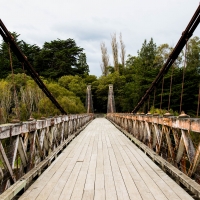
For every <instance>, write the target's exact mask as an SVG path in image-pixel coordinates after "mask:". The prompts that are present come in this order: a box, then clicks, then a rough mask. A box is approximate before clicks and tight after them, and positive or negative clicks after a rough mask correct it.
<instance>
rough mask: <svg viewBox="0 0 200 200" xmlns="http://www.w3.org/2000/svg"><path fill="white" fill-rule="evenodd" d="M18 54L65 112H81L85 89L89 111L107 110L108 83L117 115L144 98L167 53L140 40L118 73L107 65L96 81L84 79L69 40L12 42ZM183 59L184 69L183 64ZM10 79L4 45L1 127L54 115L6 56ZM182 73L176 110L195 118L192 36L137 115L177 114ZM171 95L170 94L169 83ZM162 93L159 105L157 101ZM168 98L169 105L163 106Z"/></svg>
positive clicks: (198, 59) (197, 65)
mask: <svg viewBox="0 0 200 200" xmlns="http://www.w3.org/2000/svg"><path fill="white" fill-rule="evenodd" d="M14 36H15V39H16V41H17V42H18V44H19V46H20V48H21V49H22V51H23V52H24V53H25V54H26V56H27V57H28V59H29V61H30V62H31V64H32V65H33V66H34V68H35V69H36V71H37V72H38V74H39V75H40V76H41V78H42V79H43V81H44V82H45V84H46V85H47V87H48V88H49V90H50V91H51V92H52V94H53V95H54V96H55V98H56V99H57V100H58V102H59V103H60V104H61V106H62V107H63V108H64V109H65V110H66V111H67V112H68V113H83V112H85V111H86V110H85V108H84V103H85V97H86V86H87V85H88V84H91V85H92V95H93V96H92V98H93V103H94V106H93V107H94V111H95V112H98V113H105V112H106V110H107V96H108V85H109V84H113V85H114V95H115V104H116V111H117V112H131V111H132V110H133V108H134V107H135V106H136V105H137V103H138V101H139V100H140V99H141V97H142V96H143V95H144V93H145V91H146V90H147V89H148V87H149V86H150V84H151V83H152V81H153V80H154V78H155V77H156V75H157V74H158V72H159V70H160V69H161V67H162V66H163V64H164V63H165V61H166V60H167V58H168V56H169V54H170V52H171V51H172V50H173V48H172V47H170V46H169V45H168V44H162V45H160V46H157V45H156V44H155V42H154V41H153V39H151V40H150V41H149V42H148V41H146V40H145V41H144V43H143V44H142V47H141V49H140V50H139V51H138V53H137V55H136V56H132V55H128V57H127V60H126V64H125V65H122V64H121V63H118V67H117V69H118V70H115V68H114V67H113V66H108V73H107V74H103V75H102V76H100V77H99V78H97V77H96V76H94V75H88V72H89V67H88V65H87V62H86V55H85V54H84V53H83V49H82V48H80V47H78V46H76V43H75V41H74V40H72V39H67V40H54V41H52V42H49V43H47V42H46V43H45V44H44V46H43V48H39V47H37V46H36V45H29V44H26V43H25V42H24V41H18V40H17V37H18V36H17V34H16V33H15V34H14ZM185 59H186V68H184V62H185ZM12 61H13V68H14V75H12V74H11V70H10V67H9V66H10V60H9V53H8V46H7V45H6V44H5V43H4V42H3V43H2V44H1V46H0V70H1V74H0V107H1V110H0V111H1V113H0V120H1V123H5V122H8V121H10V120H11V119H12V118H14V117H16V116H17V117H18V118H20V119H21V120H27V119H28V118H29V117H30V116H31V115H32V116H33V117H35V118H38V117H41V116H49V115H55V114H59V111H58V110H57V109H56V108H55V107H54V106H53V105H52V103H51V102H50V101H49V100H48V99H47V97H46V96H45V95H44V94H43V93H42V91H41V90H40V89H39V88H38V87H37V85H36V84H35V83H34V81H33V80H32V79H31V78H30V77H29V76H28V75H24V74H23V72H24V71H23V69H22V64H21V63H19V62H18V61H17V58H16V57H15V56H14V55H12ZM183 73H184V74H185V77H184V90H183V103H182V110H184V111H185V112H186V113H187V114H189V115H191V116H195V115H196V110H197V102H198V91H199V84H200V83H199V80H200V39H199V38H198V37H193V38H192V39H190V41H189V42H188V49H187V52H186V57H185V56H184V52H182V53H181V54H180V55H179V57H178V58H177V60H176V62H175V63H174V64H173V66H172V67H171V69H170V70H169V71H168V73H167V74H166V75H165V77H164V81H163V83H164V84H163V86H164V87H163V92H162V83H160V84H159V85H158V86H157V88H156V91H155V100H154V95H153V94H152V95H151V96H150V99H149V107H148V102H146V103H145V105H144V106H143V107H142V108H141V110H140V111H141V112H147V111H148V110H150V107H152V106H153V101H154V107H155V108H156V109H155V108H151V110H152V112H154V111H156V112H160V113H162V112H165V111H161V110H159V109H160V108H161V109H162V110H168V108H169V109H171V110H173V111H174V112H176V113H179V109H180V96H181V88H182V79H183ZM171 82H172V87H171V96H170V83H171ZM161 94H162V104H160V102H161ZM169 100H170V104H169Z"/></svg>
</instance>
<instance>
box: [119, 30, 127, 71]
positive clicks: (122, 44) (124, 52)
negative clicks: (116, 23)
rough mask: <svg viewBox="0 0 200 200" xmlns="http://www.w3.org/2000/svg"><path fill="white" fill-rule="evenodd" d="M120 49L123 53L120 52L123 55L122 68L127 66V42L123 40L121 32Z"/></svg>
mask: <svg viewBox="0 0 200 200" xmlns="http://www.w3.org/2000/svg"><path fill="white" fill-rule="evenodd" d="M119 38H120V49H121V53H120V57H121V64H122V68H125V55H126V49H125V44H124V42H123V40H122V34H121V33H120V37H119Z"/></svg>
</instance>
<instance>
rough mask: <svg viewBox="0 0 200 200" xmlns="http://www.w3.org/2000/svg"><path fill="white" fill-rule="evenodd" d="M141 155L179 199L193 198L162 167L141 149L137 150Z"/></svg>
mask: <svg viewBox="0 0 200 200" xmlns="http://www.w3.org/2000/svg"><path fill="white" fill-rule="evenodd" d="M138 153H139V154H140V156H141V157H143V158H144V160H145V161H147V160H149V161H147V162H148V165H149V166H150V167H151V168H152V169H153V170H154V171H155V172H156V173H157V174H158V176H159V177H160V178H161V179H163V180H164V181H165V183H166V184H167V185H168V186H169V187H170V188H171V190H173V191H174V192H175V193H176V194H177V195H178V196H179V198H180V199H184V200H187V199H190V200H191V199H193V198H192V197H191V196H190V195H189V194H188V193H187V192H185V191H184V190H183V189H182V188H181V187H180V186H179V185H178V184H177V183H176V182H175V181H174V180H172V179H171V178H170V177H169V176H168V175H167V174H166V173H165V172H164V171H163V170H162V169H160V168H159V167H158V166H157V165H156V164H155V163H154V162H151V161H152V160H151V159H150V158H149V157H147V156H146V155H145V154H144V153H143V152H142V151H138Z"/></svg>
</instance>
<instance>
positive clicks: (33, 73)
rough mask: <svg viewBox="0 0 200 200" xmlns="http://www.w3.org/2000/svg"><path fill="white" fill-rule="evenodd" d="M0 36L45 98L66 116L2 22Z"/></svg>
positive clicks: (0, 23)
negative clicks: (22, 64)
mask: <svg viewBox="0 0 200 200" xmlns="http://www.w3.org/2000/svg"><path fill="white" fill-rule="evenodd" d="M0 34H1V36H2V37H3V40H4V41H5V42H6V43H9V44H10V48H11V49H12V51H13V52H14V53H15V55H16V56H17V58H18V60H19V61H20V62H24V66H25V68H26V70H27V71H28V72H29V73H30V76H31V77H32V78H33V80H34V81H35V82H36V83H37V85H38V86H39V87H40V89H41V90H42V91H43V92H44V93H45V94H46V96H47V97H48V98H49V100H50V101H51V102H52V103H53V104H54V105H55V106H56V107H57V109H58V110H60V112H61V113H62V114H67V113H66V111H65V110H64V109H63V108H62V107H61V105H60V104H59V103H58V102H57V100H56V99H55V98H54V97H53V95H52V94H51V92H50V91H49V90H48V89H47V87H46V86H45V84H44V83H43V82H42V80H41V79H40V77H39V76H38V74H37V73H36V71H35V70H34V69H33V67H32V66H31V64H30V63H29V61H28V60H27V58H26V56H25V55H24V54H23V53H22V51H21V49H20V48H19V46H18V45H17V43H16V42H15V41H14V39H13V37H12V35H11V34H10V32H9V31H8V30H7V28H6V27H5V25H4V24H3V22H2V21H1V20H0Z"/></svg>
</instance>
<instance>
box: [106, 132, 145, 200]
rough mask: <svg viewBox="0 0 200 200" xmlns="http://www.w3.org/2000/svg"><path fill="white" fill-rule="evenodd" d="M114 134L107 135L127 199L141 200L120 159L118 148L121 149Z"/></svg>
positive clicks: (122, 160)
mask: <svg viewBox="0 0 200 200" xmlns="http://www.w3.org/2000/svg"><path fill="white" fill-rule="evenodd" d="M112 130H113V129H112ZM113 131H114V130H113ZM114 134H115V133H114V132H112V133H111V134H110V135H109V137H110V139H112V141H113V144H112V147H113V150H114V153H115V157H116V159H117V162H118V165H119V169H120V172H121V174H122V177H123V179H124V183H125V186H126V189H127V191H128V194H129V197H130V199H138V200H140V199H142V198H141V195H140V193H139V191H138V189H137V187H136V185H135V183H134V181H133V179H132V177H131V175H130V173H129V171H128V169H127V166H126V164H125V162H124V159H123V158H122V155H121V152H120V150H119V148H122V146H121V144H120V143H119V142H117V139H116V138H117V137H119V136H118V135H116V136H114ZM113 136H114V137H113ZM123 144H124V143H123Z"/></svg>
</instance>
